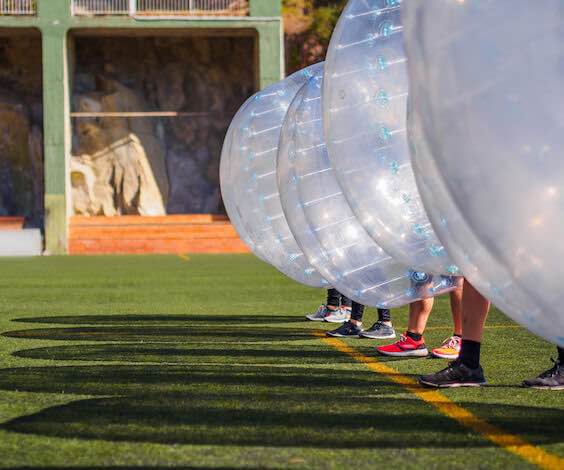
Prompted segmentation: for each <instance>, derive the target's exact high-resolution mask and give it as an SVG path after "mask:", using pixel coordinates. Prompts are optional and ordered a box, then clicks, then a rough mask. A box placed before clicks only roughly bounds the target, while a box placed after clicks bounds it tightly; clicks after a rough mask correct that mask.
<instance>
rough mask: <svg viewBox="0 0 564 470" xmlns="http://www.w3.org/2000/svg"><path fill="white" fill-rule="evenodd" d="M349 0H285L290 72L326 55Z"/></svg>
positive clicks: (287, 51) (288, 67)
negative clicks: (334, 30) (332, 34)
mask: <svg viewBox="0 0 564 470" xmlns="http://www.w3.org/2000/svg"><path fill="white" fill-rule="evenodd" d="M346 3H347V1H346V0H284V3H283V14H284V24H285V29H286V65H287V69H288V72H293V71H295V70H297V69H299V68H302V67H305V66H307V65H310V64H313V63H315V62H319V61H320V60H323V59H324V58H325V54H326V52H327V46H328V45H329V40H330V39H331V33H332V32H333V29H334V28H335V24H336V23H337V20H338V19H339V16H340V14H341V12H342V11H343V8H344V6H345V4H346Z"/></svg>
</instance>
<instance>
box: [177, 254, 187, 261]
mask: <svg viewBox="0 0 564 470" xmlns="http://www.w3.org/2000/svg"><path fill="white" fill-rule="evenodd" d="M178 257H179V258H181V259H183V260H184V261H186V262H188V261H190V257H189V256H188V255H178Z"/></svg>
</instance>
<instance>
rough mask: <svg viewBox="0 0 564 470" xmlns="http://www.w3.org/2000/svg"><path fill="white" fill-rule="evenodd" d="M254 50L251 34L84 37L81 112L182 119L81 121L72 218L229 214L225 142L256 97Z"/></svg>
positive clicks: (77, 99)
mask: <svg viewBox="0 0 564 470" xmlns="http://www.w3.org/2000/svg"><path fill="white" fill-rule="evenodd" d="M252 51H253V45H252V40H250V39H245V38H238V39H234V38H229V39H228V38H172V37H168V38H167V37H161V38H120V40H119V41H115V40H112V39H109V38H107V39H104V38H77V47H76V54H77V55H76V58H77V63H76V67H75V70H76V75H75V89H74V99H73V106H74V110H75V111H79V112H104V113H108V112H118V113H139V112H155V111H157V112H158V111H167V112H174V113H180V115H178V116H171V117H109V116H106V117H97V118H77V119H74V120H73V135H74V145H73V155H74V157H73V158H72V175H71V183H72V188H73V207H74V211H75V213H77V214H93V215H94V214H96V215H99V214H104V215H114V214H143V215H149V214H153V215H158V214H161V213H163V214H164V213H168V214H175V213H220V212H222V210H223V208H222V205H221V197H220V191H219V157H220V153H221V144H222V142H223V137H224V135H225V132H226V130H227V127H228V125H229V122H230V120H231V117H232V116H233V114H234V113H235V111H236V110H237V109H238V107H239V106H240V105H241V104H242V102H243V101H244V100H245V99H246V97H247V96H249V95H250V94H251V93H252V92H253V89H254V76H253V68H254V63H253V54H252ZM182 113H188V114H189V115H184V114H182ZM194 113H195V114H194Z"/></svg>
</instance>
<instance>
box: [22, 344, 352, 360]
mask: <svg viewBox="0 0 564 470" xmlns="http://www.w3.org/2000/svg"><path fill="white" fill-rule="evenodd" d="M13 355H14V356H17V357H22V358H27V359H48V360H55V361H95V362H97V361H105V362H108V361H112V362H114V361H115V362H119V361H127V362H135V363H143V362H152V363H162V362H165V363H169V364H170V363H193V362H197V363H201V362H212V361H213V362H215V363H218V364H221V363H224V364H228V363H237V364H265V363H266V364H273V363H281V364H284V363H289V362H291V363H292V364H337V363H352V362H353V361H352V359H351V358H350V357H348V356H345V355H344V354H341V353H339V352H338V351H335V350H334V349H322V348H320V347H319V346H316V345H299V346H297V345H296V346H294V345H291V344H279V343H266V344H261V345H260V346H258V345H254V344H236V343H230V344H229V347H226V345H224V344H209V343H203V344H202V343H184V344H180V345H176V344H170V343H166V344H162V343H154V344H151V343H144V344H131V343H129V344H89V345H70V346H52V347H46V348H34V349H24V350H21V351H17V352H15V353H13Z"/></svg>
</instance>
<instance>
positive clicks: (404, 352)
mask: <svg viewBox="0 0 564 470" xmlns="http://www.w3.org/2000/svg"><path fill="white" fill-rule="evenodd" d="M376 351H378V352H379V353H380V354H382V355H383V356H394V357H407V356H414V357H424V356H427V355H428V354H429V351H427V347H426V346H425V340H424V339H423V338H421V339H420V340H419V341H415V340H413V339H411V338H410V337H409V336H404V335H401V336H400V340H399V341H397V342H395V343H393V344H388V345H386V346H378V347H377V348H376Z"/></svg>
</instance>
